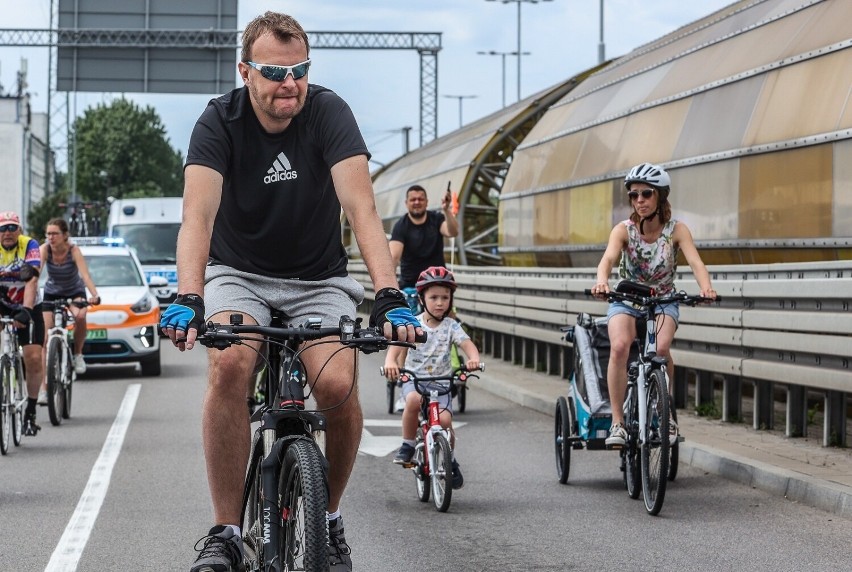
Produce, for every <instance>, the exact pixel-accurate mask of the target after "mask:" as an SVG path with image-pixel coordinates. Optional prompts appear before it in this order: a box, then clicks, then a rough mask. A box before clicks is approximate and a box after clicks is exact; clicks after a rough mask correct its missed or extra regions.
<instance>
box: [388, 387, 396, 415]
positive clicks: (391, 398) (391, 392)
mask: <svg viewBox="0 0 852 572" xmlns="http://www.w3.org/2000/svg"><path fill="white" fill-rule="evenodd" d="M387 396H388V413H390V414H393V412H394V405H396V382H395V381H388V382H387Z"/></svg>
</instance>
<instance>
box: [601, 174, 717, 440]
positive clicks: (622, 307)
mask: <svg viewBox="0 0 852 572" xmlns="http://www.w3.org/2000/svg"><path fill="white" fill-rule="evenodd" d="M670 186H671V179H670V178H669V174H668V173H667V172H666V171H665V170H664V169H663V168H662V167H659V166H657V165H652V164H650V163H641V164H639V165H636V166H635V167H633V168H632V169H630V171H629V172H628V173H627V176H626V177H625V179H624V187H625V188H626V189H627V197H628V199H629V200H630V205H631V206H632V207H633V213H632V214H631V215H630V218H629V219H628V220H625V221H622V222H620V223H618V224H617V225H615V227H614V228H613V229H612V232H611V233H610V235H609V243H608V244H607V247H606V251H605V252H604V255H603V258H601V262H600V264H599V265H598V271H597V284H595V286H594V287H593V288H592V293H593V294H594V295H595V296H597V297H598V298H605V297H606V293H607V292H609V276H610V273H611V272H612V268H613V266H614V265H615V264H616V263H617V262H619V258H620V263H619V267H618V277H619V278H620V279H622V280H632V281H635V282H640V283H642V284H646V285H648V286H651V287H652V288H654V290H655V292H656V294H657V295H658V296H659V295H665V294H668V293H670V292H673V291H674V289H675V288H674V276H675V271H676V270H677V256H678V251H680V252H681V253H683V256H684V258H685V259H686V262H687V263H688V264H689V267H690V268H691V269H692V273H693V274H694V275H695V280H696V282H698V286H699V288H700V289H701V295H702V296H706V297H708V298H715V297H716V291H715V290H713V287H712V285H711V284H710V274H709V273H708V272H707V268H706V267H705V266H704V262H702V261H701V257H700V256H699V254H698V250H697V249H696V248H695V243H694V242H693V240H692V233H690V231H689V228H687V226H686V224H684V223H683V222H680V221H677V220H674V219H672V209H671V204H669V193H670ZM679 316H680V314H679V311H678V305H677V304H676V303H672V304H666V305H665V306H662V307H659V308H657V355H660V356H662V357H665V358H666V359H667V360H668V365H667V371H668V375H669V379H673V378H674V362H673V361H672V358H671V354H670V353H669V348H670V346H671V343H672V339H674V334H675V330H676V329H677V323H678V318H679ZM641 317H642V313H641V311H639V310H636V309H635V308H633V307H631V306H629V305H627V304H624V303H623V302H611V303H610V305H609V311H608V312H607V319H608V321H607V328H608V330H609V341H610V346H611V349H610V354H609V365H608V367H607V386H608V389H609V399H610V404H611V405H612V427H611V429H610V433H609V437H608V438H607V439H606V445H607V447H608V448H612V447H616V448H617V447H622V446H624V441H625V439H626V437H627V433H626V431H625V430H624V412H623V408H624V395H625V393H626V391H627V359H628V355H629V352H630V346H631V344H632V343H633V340H634V339H635V338H636V319H637V318H641ZM671 390H672V388H669V391H670V392H671ZM669 423H670V425H669V427H670V435H669V438H670V440H672V441H675V440H676V439H677V425H676V424H675V423H674V421H673V420H670V422H669Z"/></svg>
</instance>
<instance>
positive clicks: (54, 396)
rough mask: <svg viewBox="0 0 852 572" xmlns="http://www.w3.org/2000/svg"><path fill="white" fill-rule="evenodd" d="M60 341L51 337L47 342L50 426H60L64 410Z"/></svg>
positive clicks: (61, 347) (61, 348) (62, 348)
mask: <svg viewBox="0 0 852 572" xmlns="http://www.w3.org/2000/svg"><path fill="white" fill-rule="evenodd" d="M64 350H65V348H64V347H63V345H62V340H60V339H59V338H58V337H56V336H51V337H50V339H49V340H48V342H47V371H46V372H45V375H46V377H47V413H48V416H49V417H50V423H51V424H52V425H61V424H62V417H63V415H62V413H63V411H64V408H65V384H64V383H63V382H62V376H63V373H64V372H63V367H62V353H63V351H64Z"/></svg>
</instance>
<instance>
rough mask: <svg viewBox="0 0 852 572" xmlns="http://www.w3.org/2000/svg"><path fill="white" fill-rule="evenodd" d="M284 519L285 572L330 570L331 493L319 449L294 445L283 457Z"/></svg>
mask: <svg viewBox="0 0 852 572" xmlns="http://www.w3.org/2000/svg"><path fill="white" fill-rule="evenodd" d="M278 506H279V508H280V511H281V515H282V522H281V538H280V539H279V544H278V546H279V554H280V555H281V564H282V565H283V569H284V570H304V571H306V572H326V571H327V570H328V519H327V518H326V510H327V509H328V493H327V492H326V483H325V473H324V472H323V470H322V460H321V459H320V454H319V451H318V450H317V447H316V445H315V444H314V443H313V442H311V441H308V440H307V439H300V440H297V441H294V442H293V443H292V444H291V445H290V446H288V447H287V451H286V452H285V453H284V464H283V465H282V467H281V477H280V480H279V481H278Z"/></svg>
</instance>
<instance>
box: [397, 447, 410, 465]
mask: <svg viewBox="0 0 852 572" xmlns="http://www.w3.org/2000/svg"><path fill="white" fill-rule="evenodd" d="M413 456H414V447H412V446H411V445H409V444H408V443H403V444H402V446H401V447H400V448H399V451H398V452H397V454H396V457H394V458H393V462H394V463H396V464H397V465H405V464H407V463H410V462H411V458H412V457H413Z"/></svg>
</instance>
